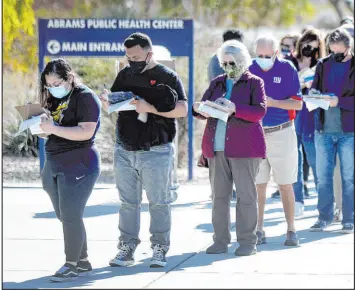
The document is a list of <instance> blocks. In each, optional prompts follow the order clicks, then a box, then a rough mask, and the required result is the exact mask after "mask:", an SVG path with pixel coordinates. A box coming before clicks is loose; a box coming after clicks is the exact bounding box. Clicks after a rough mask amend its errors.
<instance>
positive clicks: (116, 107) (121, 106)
mask: <svg viewBox="0 0 359 291" xmlns="http://www.w3.org/2000/svg"><path fill="white" fill-rule="evenodd" d="M133 100H135V99H134V98H132V99H129V100H126V101H123V102H119V103H116V104H111V105H110V106H109V107H108V110H107V113H108V114H110V113H112V112H119V111H128V110H136V105H133V104H129V103H130V102H131V101H133Z"/></svg>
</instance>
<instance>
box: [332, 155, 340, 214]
mask: <svg viewBox="0 0 359 291" xmlns="http://www.w3.org/2000/svg"><path fill="white" fill-rule="evenodd" d="M334 199H335V208H337V209H340V210H342V177H341V175H340V161H339V156H338V154H337V164H336V166H335V168H334Z"/></svg>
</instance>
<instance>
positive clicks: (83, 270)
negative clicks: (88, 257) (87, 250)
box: [76, 261, 92, 277]
mask: <svg viewBox="0 0 359 291" xmlns="http://www.w3.org/2000/svg"><path fill="white" fill-rule="evenodd" d="M76 267H77V272H78V274H79V276H80V277H86V276H90V275H92V266H91V263H90V262H89V261H78V262H77V266H76Z"/></svg>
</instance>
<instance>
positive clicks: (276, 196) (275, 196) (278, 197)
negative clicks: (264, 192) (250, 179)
mask: <svg viewBox="0 0 359 291" xmlns="http://www.w3.org/2000/svg"><path fill="white" fill-rule="evenodd" d="M271 197H272V198H274V199H280V192H279V190H277V191H275V192H274V193H273V194H272V196H271Z"/></svg>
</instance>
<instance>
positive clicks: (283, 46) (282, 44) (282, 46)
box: [280, 43, 290, 50]
mask: <svg viewBox="0 0 359 291" xmlns="http://www.w3.org/2000/svg"><path fill="white" fill-rule="evenodd" d="M280 48H281V49H282V50H289V49H290V47H289V45H287V44H284V43H281V44H280Z"/></svg>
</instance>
